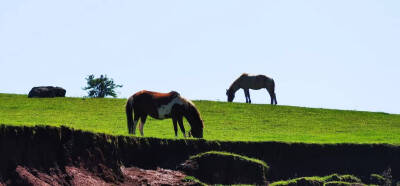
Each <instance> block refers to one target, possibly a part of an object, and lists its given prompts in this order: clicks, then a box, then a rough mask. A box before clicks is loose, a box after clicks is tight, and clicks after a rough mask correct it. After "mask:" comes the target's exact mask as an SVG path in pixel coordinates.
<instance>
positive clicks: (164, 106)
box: [126, 90, 204, 138]
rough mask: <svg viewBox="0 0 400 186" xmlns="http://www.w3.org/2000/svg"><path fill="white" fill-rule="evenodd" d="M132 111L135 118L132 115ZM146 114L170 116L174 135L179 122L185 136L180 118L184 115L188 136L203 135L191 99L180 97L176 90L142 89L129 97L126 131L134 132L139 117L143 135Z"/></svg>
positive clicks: (197, 136)
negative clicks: (188, 125) (155, 90)
mask: <svg viewBox="0 0 400 186" xmlns="http://www.w3.org/2000/svg"><path fill="white" fill-rule="evenodd" d="M132 111H133V112H134V115H135V119H133V117H132ZM148 115H150V116H151V117H153V118H155V119H166V118H172V123H173V124H174V130H175V136H178V129H177V124H176V123H179V127H180V128H181V131H182V133H183V136H184V137H186V134H185V127H184V126H183V121H182V119H183V117H185V118H186V119H187V121H188V122H189V124H190V127H191V129H190V131H189V133H188V134H189V137H190V136H192V135H193V137H196V138H202V137H203V127H204V125H203V120H202V119H201V117H200V113H199V111H198V110H197V108H196V107H195V105H194V104H193V103H192V102H191V101H189V100H188V99H185V98H183V97H181V96H180V94H179V93H178V92H175V91H171V92H169V93H159V92H151V91H147V90H142V91H139V92H137V93H135V94H134V95H132V96H131V97H129V99H128V101H127V103H126V117H127V120H128V132H129V133H130V134H135V133H136V125H137V123H138V120H139V118H140V121H141V122H140V125H139V129H140V134H141V135H142V136H143V126H144V123H145V122H146V118H147V116H148Z"/></svg>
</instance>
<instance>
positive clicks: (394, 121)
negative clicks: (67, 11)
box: [0, 94, 400, 145]
mask: <svg viewBox="0 0 400 186" xmlns="http://www.w3.org/2000/svg"><path fill="white" fill-rule="evenodd" d="M125 102H126V100H125V99H108V98H106V99H89V98H86V99H84V98H52V99H28V98H27V96H26V95H14V94H0V124H7V125H26V126H32V125H51V126H60V125H65V126H68V127H72V128H75V129H82V130H86V131H93V132H103V133H107V134H113V135H128V130H127V127H126V117H125ZM194 103H195V104H196V106H197V107H198V109H199V110H200V113H201V114H202V117H203V120H204V125H205V131H204V138H205V139H207V140H222V141H282V142H306V143H389V144H397V145H398V144H400V115H395V114H386V113H373V112H358V111H343V110H329V109H315V108H303V107H293V106H280V105H277V106H271V105H257V104H252V105H250V104H244V103H226V102H214V101H194ZM185 128H186V129H187V131H188V129H189V128H190V127H189V126H188V124H187V122H186V121H185ZM137 133H139V131H138V129H137ZM144 134H145V137H158V138H174V132H173V125H172V121H171V120H170V119H167V120H156V119H153V118H148V120H147V122H146V125H145V127H144ZM179 138H182V134H181V133H179Z"/></svg>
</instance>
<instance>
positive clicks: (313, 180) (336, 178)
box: [271, 174, 364, 186]
mask: <svg viewBox="0 0 400 186" xmlns="http://www.w3.org/2000/svg"><path fill="white" fill-rule="evenodd" d="M295 185H316V186H319V185H321V186H322V185H331V186H332V185H364V184H363V183H362V182H361V179H359V178H357V177H355V176H353V175H348V174H346V175H338V174H332V175H329V176H324V177H318V176H313V177H301V178H295V179H291V180H286V181H277V182H274V183H272V184H271V186H295Z"/></svg>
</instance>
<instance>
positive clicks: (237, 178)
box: [181, 151, 269, 185]
mask: <svg viewBox="0 0 400 186" xmlns="http://www.w3.org/2000/svg"><path fill="white" fill-rule="evenodd" d="M268 168H269V167H268V166H267V164H266V163H265V162H263V161H261V160H258V159H253V158H249V157H246V156H241V155H238V154H232V153H228V152H218V151H210V152H205V153H201V154H198V155H195V156H192V157H190V159H189V160H187V161H186V162H185V163H183V164H182V167H181V169H182V170H183V171H184V172H186V173H187V174H188V175H192V176H194V177H196V178H198V179H199V180H201V181H203V182H206V183H209V184H257V185H266V184H267V180H266V173H267V171H268Z"/></svg>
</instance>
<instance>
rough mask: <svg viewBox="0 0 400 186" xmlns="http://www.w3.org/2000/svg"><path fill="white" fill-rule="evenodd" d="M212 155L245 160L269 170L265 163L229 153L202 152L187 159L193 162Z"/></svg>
mask: <svg viewBox="0 0 400 186" xmlns="http://www.w3.org/2000/svg"><path fill="white" fill-rule="evenodd" d="M213 155H217V156H230V157H233V158H234V159H241V160H246V161H249V162H252V163H256V164H260V165H262V166H263V167H265V168H266V169H267V170H268V169H269V166H268V165H267V163H265V162H264V161H262V160H259V159H256V158H250V157H247V156H243V155H240V154H234V153H231V152H224V151H208V152H203V153H200V154H197V155H194V156H191V157H190V158H189V159H191V160H194V159H198V158H202V157H206V156H213Z"/></svg>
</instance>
